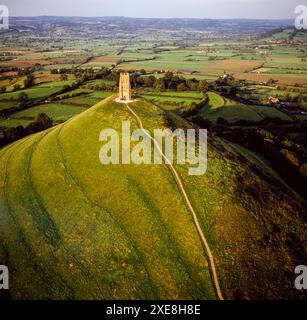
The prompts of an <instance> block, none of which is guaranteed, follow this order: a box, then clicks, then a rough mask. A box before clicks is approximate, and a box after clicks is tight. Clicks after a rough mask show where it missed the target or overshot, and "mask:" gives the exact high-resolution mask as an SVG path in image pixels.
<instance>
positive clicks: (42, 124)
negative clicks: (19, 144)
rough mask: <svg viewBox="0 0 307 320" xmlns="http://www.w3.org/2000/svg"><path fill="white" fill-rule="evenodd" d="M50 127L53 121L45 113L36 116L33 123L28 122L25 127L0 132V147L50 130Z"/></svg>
mask: <svg viewBox="0 0 307 320" xmlns="http://www.w3.org/2000/svg"><path fill="white" fill-rule="evenodd" d="M52 126H53V120H52V119H51V118H50V117H48V116H47V115H46V114H45V113H40V114H38V115H37V117H36V119H35V120H34V121H33V122H30V123H29V124H28V125H27V126H26V127H23V126H21V125H19V126H17V127H12V128H6V129H3V130H2V132H1V133H2V137H1V138H0V145H1V147H2V146H4V145H7V144H9V143H11V142H14V141H16V140H19V139H22V138H24V137H26V136H28V135H30V134H33V133H36V132H40V131H43V130H46V129H48V128H51V127H52Z"/></svg>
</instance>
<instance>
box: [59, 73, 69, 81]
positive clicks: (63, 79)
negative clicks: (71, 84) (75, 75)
mask: <svg viewBox="0 0 307 320" xmlns="http://www.w3.org/2000/svg"><path fill="white" fill-rule="evenodd" d="M60 80H61V81H67V80H68V75H67V74H65V73H62V74H61V75H60Z"/></svg>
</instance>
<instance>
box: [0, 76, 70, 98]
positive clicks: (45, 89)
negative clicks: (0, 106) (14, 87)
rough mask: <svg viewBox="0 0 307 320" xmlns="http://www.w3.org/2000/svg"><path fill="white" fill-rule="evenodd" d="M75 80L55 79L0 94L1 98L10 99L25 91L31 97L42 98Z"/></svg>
mask: <svg viewBox="0 0 307 320" xmlns="http://www.w3.org/2000/svg"><path fill="white" fill-rule="evenodd" d="M72 83H73V81H70V80H68V81H54V82H49V83H43V84H40V85H36V86H34V87H31V88H29V89H23V90H19V91H15V92H9V93H2V94H0V101H1V100H9V99H15V100H16V99H18V96H19V94H20V93H21V92H25V93H26V94H27V95H28V97H29V99H32V100H40V99H43V98H45V97H48V96H50V95H52V94H54V93H56V92H58V91H60V90H61V89H62V88H63V87H64V86H65V85H71V84H72Z"/></svg>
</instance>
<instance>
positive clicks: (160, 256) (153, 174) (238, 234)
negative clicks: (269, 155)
mask: <svg viewBox="0 0 307 320" xmlns="http://www.w3.org/2000/svg"><path fill="white" fill-rule="evenodd" d="M132 107H133V108H134V109H135V110H136V111H137V112H138V114H139V116H140V117H141V118H142V120H143V123H144V126H145V127H146V128H150V129H153V128H161V127H167V126H169V125H173V126H174V125H176V124H177V123H176V122H177V121H178V119H176V120H167V117H166V114H165V113H164V112H162V111H160V110H159V109H157V108H156V107H154V106H153V105H151V104H149V103H145V102H143V101H142V102H140V103H135V104H133V105H132ZM128 119H129V120H131V121H133V127H134V128H136V123H135V122H134V120H133V118H132V117H131V115H130V114H129V113H128V112H127V110H126V108H125V106H124V105H121V104H117V103H115V102H113V101H112V100H110V99H108V100H106V101H105V102H102V103H99V104H97V105H96V106H94V107H93V108H91V109H89V110H87V111H86V112H84V113H82V114H80V115H78V116H76V117H75V118H73V119H71V120H69V121H68V122H66V123H65V124H63V125H60V126H57V127H55V128H53V129H50V130H48V131H46V132H42V133H39V134H36V135H33V136H30V137H28V138H26V139H23V140H21V141H18V142H16V143H14V144H12V145H10V146H7V147H6V148H4V149H2V150H1V151H0V184H1V186H2V188H1V194H0V214H1V219H0V231H1V232H0V237H1V239H0V240H1V241H0V260H1V261H4V262H5V263H6V264H7V265H8V266H9V267H10V269H11V288H12V290H11V294H12V296H13V298H47V297H48V298H105V299H107V298H115V299H119V298H162V299H163V298H171V299H178V298H200V299H214V298H215V294H214V291H213V289H212V285H211V279H210V274H209V271H208V263H207V260H206V258H205V256H204V251H203V249H202V247H201V244H200V241H199V238H198V235H197V233H196V231H195V228H194V226H193V223H192V219H191V216H190V214H189V212H188V211H187V209H186V207H185V204H184V203H183V200H182V198H181V196H180V193H179V191H178V189H177V186H176V184H175V182H174V179H173V177H172V175H171V174H170V172H169V171H168V169H167V168H166V167H165V166H150V170H149V167H148V166H146V165H144V166H134V165H130V166H124V165H118V166H108V167H104V166H102V165H101V164H100V163H99V159H98V152H99V149H100V147H101V143H99V141H98V137H99V133H100V131H101V130H102V129H103V128H109V127H110V128H114V129H118V130H120V128H121V121H123V120H128ZM170 121H171V122H172V123H170ZM219 148H220V149H221V151H217V150H216V149H215V148H211V147H210V150H209V167H208V168H209V169H208V173H207V174H206V175H205V176H201V177H190V176H188V175H187V167H184V166H180V167H178V168H177V169H178V171H180V173H181V175H182V178H183V180H184V183H185V185H186V188H187V190H188V192H189V194H190V196H191V200H192V202H193V204H194V206H195V208H196V211H197V213H198V214H199V219H200V220H201V223H202V227H203V230H204V232H205V234H206V235H207V236H208V239H209V242H210V245H211V248H212V250H213V252H214V254H215V257H216V262H217V269H218V273H219V276H220V278H221V283H222V287H223V290H224V292H225V296H226V297H228V298H233V297H234V296H236V295H238V294H239V295H242V296H243V297H249V298H251V297H269V298H272V297H287V296H288V297H289V296H294V295H295V294H297V295H298V294H299V293H298V292H296V291H294V290H293V291H291V289H292V287H293V284H292V280H293V279H292V278H293V276H292V274H290V275H289V274H288V272H289V270H290V271H292V270H293V268H294V265H295V263H297V261H296V260H295V259H296V258H297V255H296V256H295V255H294V253H293V248H292V247H291V243H290V242H289V241H290V240H291V239H292V238H291V235H292V234H296V237H297V239H298V242H297V243H296V246H297V245H300V243H301V241H303V239H304V237H305V239H306V232H305V229H304V226H303V225H302V221H301V219H300V217H299V213H300V209H299V208H298V207H297V206H296V205H295V204H293V203H292V202H291V201H290V200H289V199H288V198H287V197H285V196H284V195H283V194H282V193H280V194H277V193H276V192H273V191H272V189H271V188H270V187H269V185H268V184H266V183H265V182H263V181H261V180H260V179H258V178H257V177H256V176H255V175H254V174H252V173H251V171H250V170H249V169H248V168H247V167H246V166H245V165H241V166H239V165H238V161H239V160H238V159H234V158H233V157H234V156H233V155H231V154H230V153H229V152H228V151H225V149H223V147H222V146H219ZM227 154H228V156H227V158H226V157H225V155H227ZM13 155H14V157H12V156H13ZM80 155H82V156H80ZM243 177H244V179H243ZM258 190H262V192H261V193H259V191H258ZM277 227H278V230H279V231H278V232H277V233H276V232H274V228H277ZM289 239H290V240H289ZM301 239H302V240H301ZM288 240H289V241H288ZM287 241H288V242H289V243H290V244H289V243H288V242H287ZM296 246H295V245H294V248H295V247H296ZM300 254H301V255H304V252H301V253H300ZM301 262H302V261H301ZM272 273H274V274H273V275H272ZM29 279H31V281H29ZM263 288H265V289H266V290H264V289H263ZM238 290H241V291H238ZM289 290H290V291H289ZM238 292H239V293H238Z"/></svg>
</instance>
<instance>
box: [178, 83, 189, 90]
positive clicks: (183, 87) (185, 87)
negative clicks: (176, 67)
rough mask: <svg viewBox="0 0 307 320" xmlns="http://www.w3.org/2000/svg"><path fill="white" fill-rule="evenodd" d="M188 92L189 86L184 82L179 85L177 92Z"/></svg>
mask: <svg viewBox="0 0 307 320" xmlns="http://www.w3.org/2000/svg"><path fill="white" fill-rule="evenodd" d="M186 90H187V86H186V85H185V83H184V82H182V83H180V84H178V86H177V91H186Z"/></svg>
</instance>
